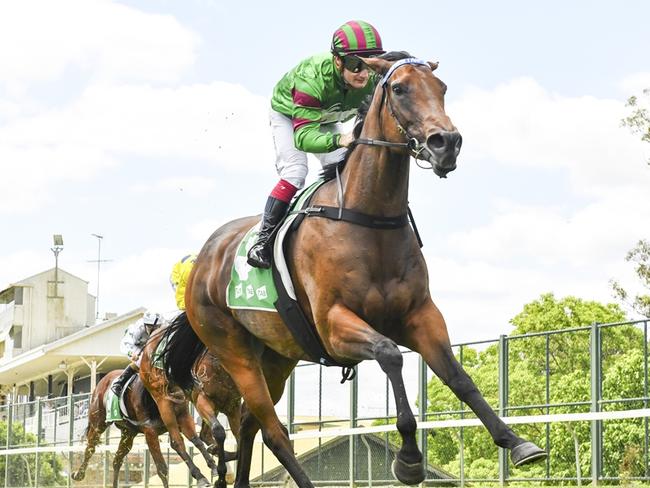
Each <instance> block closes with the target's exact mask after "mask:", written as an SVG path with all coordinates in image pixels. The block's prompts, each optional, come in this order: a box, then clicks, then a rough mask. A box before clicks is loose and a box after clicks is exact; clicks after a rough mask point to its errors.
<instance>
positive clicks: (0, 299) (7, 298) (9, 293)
mask: <svg viewBox="0 0 650 488" xmlns="http://www.w3.org/2000/svg"><path fill="white" fill-rule="evenodd" d="M53 270H54V268H49V269H46V270H45V271H41V272H40V273H36V274H33V275H31V276H28V277H26V278H23V279H21V280H18V281H16V282H14V283H10V284H9V285H8V286H7V287H6V288H4V289H3V290H1V291H0V304H2V303H9V302H11V301H12V300H13V299H14V289H15V288H16V287H17V286H29V285H30V282H31V281H33V280H34V278H36V277H38V276H41V275H44V274H47V273H51V272H52V271H53ZM58 272H59V273H65V274H67V275H68V276H72V277H73V278H74V279H76V280H79V281H82V282H84V283H86V284H88V281H86V280H84V279H83V278H79V277H78V276H77V275H74V274H72V273H70V272H68V271H66V270H65V269H63V268H61V267H59V268H58Z"/></svg>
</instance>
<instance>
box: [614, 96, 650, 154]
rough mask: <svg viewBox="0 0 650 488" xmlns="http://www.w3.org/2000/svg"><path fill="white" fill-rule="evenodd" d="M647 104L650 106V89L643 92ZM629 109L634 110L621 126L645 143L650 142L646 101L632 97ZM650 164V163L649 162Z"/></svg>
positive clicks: (649, 118) (629, 101)
mask: <svg viewBox="0 0 650 488" xmlns="http://www.w3.org/2000/svg"><path fill="white" fill-rule="evenodd" d="M643 96H644V97H645V104H650V88H646V89H645V90H643ZM626 105H627V106H628V107H630V108H631V109H632V112H631V113H630V115H628V116H627V117H625V118H624V119H623V120H621V125H622V126H623V127H627V128H628V129H630V131H631V132H632V133H634V134H638V135H640V136H641V140H642V141H644V142H650V112H649V111H648V109H647V108H646V107H645V106H644V100H643V99H642V100H639V98H638V97H636V96H632V97H630V98H628V99H627V104H626ZM648 163H649V164H650V161H648Z"/></svg>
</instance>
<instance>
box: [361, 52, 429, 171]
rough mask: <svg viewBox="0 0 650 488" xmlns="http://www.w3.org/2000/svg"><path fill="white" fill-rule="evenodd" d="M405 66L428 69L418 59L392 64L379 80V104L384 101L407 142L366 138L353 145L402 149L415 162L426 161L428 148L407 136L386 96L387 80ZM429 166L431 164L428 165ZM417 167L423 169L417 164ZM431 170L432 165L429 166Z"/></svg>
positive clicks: (406, 59) (425, 64)
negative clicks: (380, 94) (412, 65)
mask: <svg viewBox="0 0 650 488" xmlns="http://www.w3.org/2000/svg"><path fill="white" fill-rule="evenodd" d="M406 64H414V65H420V66H426V67H428V68H430V66H429V63H427V62H426V61H423V60H421V59H418V58H404V59H400V60H399V61H396V62H395V63H393V65H392V66H391V67H390V69H389V70H388V71H387V72H386V74H385V75H384V77H383V78H382V79H381V81H380V84H381V87H382V96H381V103H382V105H383V103H384V100H386V106H387V107H388V113H390V116H391V117H392V118H393V120H394V121H395V123H396V124H397V129H398V130H399V131H400V132H401V133H402V134H404V136H405V137H406V139H407V140H408V142H391V141H382V140H379V139H366V138H359V139H355V141H354V144H364V145H366V146H382V147H401V148H404V149H407V150H408V151H409V154H410V155H411V156H413V157H414V158H415V160H416V161H417V160H420V161H427V162H429V161H428V158H427V157H426V155H425V156H424V157H423V153H424V152H426V153H428V154H429V156H430V157H432V156H433V154H431V151H430V150H429V148H428V147H427V146H426V144H424V143H421V142H420V141H418V140H417V138H416V137H414V136H412V135H411V134H409V132H408V131H407V130H406V129H405V128H404V126H403V125H402V124H401V122H400V121H399V119H398V118H397V116H396V115H395V111H394V110H393V105H392V103H391V101H390V96H388V95H387V94H386V91H387V90H386V85H387V84H388V80H389V79H390V77H391V76H392V75H393V73H394V72H395V70H397V69H398V68H399V67H401V66H404V65H406ZM429 164H431V163H429ZM418 166H420V167H421V168H423V166H421V165H420V164H419V163H418ZM431 168H433V165H432V164H431Z"/></svg>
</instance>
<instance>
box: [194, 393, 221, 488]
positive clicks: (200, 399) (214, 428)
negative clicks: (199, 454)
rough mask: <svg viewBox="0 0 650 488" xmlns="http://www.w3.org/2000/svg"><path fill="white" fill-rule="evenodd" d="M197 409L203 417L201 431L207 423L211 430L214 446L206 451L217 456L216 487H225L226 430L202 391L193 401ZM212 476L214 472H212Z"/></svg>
mask: <svg viewBox="0 0 650 488" xmlns="http://www.w3.org/2000/svg"><path fill="white" fill-rule="evenodd" d="M194 404H195V405H196V408H197V410H198V411H199V413H200V414H201V417H202V418H203V426H202V427H201V431H203V428H204V427H205V426H207V425H209V426H210V428H211V432H210V437H213V441H214V447H213V448H212V449H208V452H210V451H212V453H213V454H216V456H217V473H216V474H217V476H218V479H217V483H216V485H215V486H216V488H225V487H226V472H227V471H228V469H227V467H226V454H225V451H224V444H225V441H226V431H225V429H224V428H223V426H222V425H221V423H219V420H218V419H217V412H216V410H215V408H214V406H213V404H212V401H210V399H208V397H207V396H206V395H205V394H204V393H203V392H199V394H198V395H197V397H196V400H195V401H194ZM213 476H214V473H213Z"/></svg>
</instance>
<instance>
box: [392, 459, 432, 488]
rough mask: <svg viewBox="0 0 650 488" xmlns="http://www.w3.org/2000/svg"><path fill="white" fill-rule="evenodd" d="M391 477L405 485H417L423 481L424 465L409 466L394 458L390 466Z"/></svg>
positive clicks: (421, 463) (420, 463)
mask: <svg viewBox="0 0 650 488" xmlns="http://www.w3.org/2000/svg"><path fill="white" fill-rule="evenodd" d="M391 470H392V471H393V476H395V478H397V479H398V480H399V481H400V482H402V483H404V484H405V485H418V484H420V483H422V481H424V463H423V462H422V461H420V462H419V463H414V464H409V463H405V462H404V461H402V460H401V459H399V458H397V457H396V458H395V460H394V461H393V464H392V465H391Z"/></svg>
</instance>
